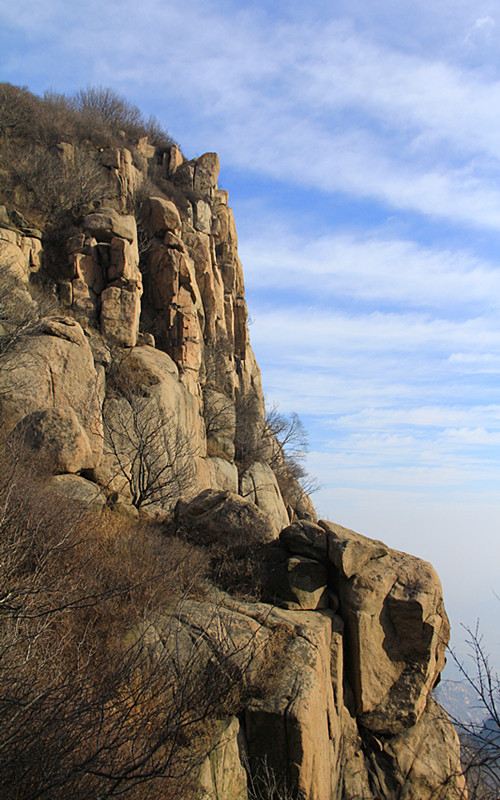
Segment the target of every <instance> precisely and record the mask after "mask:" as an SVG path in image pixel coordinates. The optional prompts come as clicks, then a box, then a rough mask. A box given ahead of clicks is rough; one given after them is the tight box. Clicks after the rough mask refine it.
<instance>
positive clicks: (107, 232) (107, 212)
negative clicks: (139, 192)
mask: <svg viewBox="0 0 500 800" xmlns="http://www.w3.org/2000/svg"><path fill="white" fill-rule="evenodd" d="M83 227H84V229H85V230H86V231H87V233H89V234H90V235H91V236H95V238H96V239H97V241H98V242H110V241H111V239H112V238H113V236H118V237H119V238H120V239H126V240H127V241H128V242H130V243H134V242H137V227H136V224H135V217H134V216H132V215H127V214H119V213H118V212H117V211H115V210H114V208H101V209H100V210H99V211H96V212H95V213H93V214H88V215H87V216H86V217H85V218H84V220H83Z"/></svg>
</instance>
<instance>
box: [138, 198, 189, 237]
mask: <svg viewBox="0 0 500 800" xmlns="http://www.w3.org/2000/svg"><path fill="white" fill-rule="evenodd" d="M143 213H144V224H145V225H146V227H147V229H148V231H150V233H151V234H153V235H154V236H164V235H165V234H166V233H167V232H168V231H170V232H171V233H174V234H175V235H177V236H179V235H180V234H181V231H182V222H181V218H180V215H179V212H178V210H177V206H176V205H175V204H174V203H172V201H171V200H166V199H165V198H164V197H148V199H147V201H146V203H145V207H144V212H143Z"/></svg>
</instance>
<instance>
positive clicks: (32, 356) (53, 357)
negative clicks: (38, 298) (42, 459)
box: [0, 317, 103, 469]
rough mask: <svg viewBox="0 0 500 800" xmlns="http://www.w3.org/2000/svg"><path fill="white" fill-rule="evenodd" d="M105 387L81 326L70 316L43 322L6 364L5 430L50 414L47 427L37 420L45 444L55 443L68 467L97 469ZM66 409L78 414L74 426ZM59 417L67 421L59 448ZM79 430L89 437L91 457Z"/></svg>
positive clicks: (0, 387) (0, 390) (0, 397)
mask: <svg viewBox="0 0 500 800" xmlns="http://www.w3.org/2000/svg"><path fill="white" fill-rule="evenodd" d="M101 388H102V381H101V379H100V378H99V376H98V373H97V371H96V369H95V365H94V359H93V356H92V351H91V349H90V346H89V343H88V340H87V338H86V336H85V335H84V333H83V330H82V328H81V327H80V325H79V324H78V323H77V322H76V321H75V320H74V319H71V318H69V317H57V318H51V319H46V320H43V321H41V322H40V323H39V324H38V325H37V326H36V330H35V331H34V332H33V335H26V336H20V337H19V339H18V341H17V343H16V345H15V347H14V348H13V349H12V350H11V351H9V353H8V354H7V355H6V356H5V357H4V358H3V359H2V369H1V370H0V424H1V427H2V430H3V432H4V433H5V434H9V433H10V432H11V431H13V429H14V428H15V427H16V425H17V424H18V423H19V422H21V420H23V419H24V418H25V417H27V416H29V415H32V414H34V413H35V412H36V413H39V412H42V411H43V412H48V411H50V412H51V414H49V415H48V416H47V415H45V418H44V419H45V422H44V423H43V425H42V422H41V419H42V418H41V417H39V421H38V423H37V426H38V428H39V430H41V427H44V429H45V434H44V436H45V441H46V442H48V441H49V440H50V441H51V442H52V444H51V445H50V447H51V448H52V451H53V452H55V449H56V450H58V451H59V453H60V457H61V458H62V460H63V461H64V462H65V463H68V462H67V460H68V459H69V461H70V462H72V469H75V468H76V466H77V462H79V463H81V464H82V465H83V464H90V463H92V464H93V465H96V464H97V463H98V462H99V460H100V458H101V454H102V447H103V428H102V417H101V396H100V393H101ZM67 409H72V411H73V412H74V416H73V414H71V413H70V417H71V421H70V420H69V418H68V416H67V415H65V411H66V410H67ZM54 410H57V411H56V412H54ZM58 415H59V418H60V419H62V417H65V419H66V422H65V423H64V426H62V427H61V441H60V442H59V444H58V445H56V440H57V422H56V419H57V417H58ZM61 415H62V416H61ZM33 421H34V420H33ZM49 422H50V424H49ZM68 426H69V427H68ZM49 428H50V434H49ZM63 428H64V430H63ZM80 429H81V430H83V432H84V433H85V435H86V437H87V440H88V443H89V446H90V453H91V455H90V454H89V453H88V452H87V446H86V444H85V443H84V439H83V436H82V434H81V430H80ZM70 430H71V431H72V433H71V435H70V434H69V431H70ZM75 437H76V439H79V442H78V443H77V442H76V439H75ZM70 440H71V444H70ZM71 450H72V451H73V455H70V451H71ZM75 459H76V460H75ZM60 466H62V464H61V465H60Z"/></svg>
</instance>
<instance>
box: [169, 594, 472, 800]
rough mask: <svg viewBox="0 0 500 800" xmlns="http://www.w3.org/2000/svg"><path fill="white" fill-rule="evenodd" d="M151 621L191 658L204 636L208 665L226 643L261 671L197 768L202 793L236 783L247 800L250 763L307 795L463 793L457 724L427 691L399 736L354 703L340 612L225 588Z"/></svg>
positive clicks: (376, 798)
mask: <svg viewBox="0 0 500 800" xmlns="http://www.w3.org/2000/svg"><path fill="white" fill-rule="evenodd" d="M155 625H156V626H157V628H158V636H159V639H160V640H162V639H163V638H164V636H165V634H164V633H163V630H167V631H169V632H171V631H175V636H176V647H177V650H178V651H179V650H180V652H181V653H184V655H183V658H184V659H185V660H186V663H189V656H188V653H189V652H190V648H191V647H193V644H192V643H193V641H195V642H197V643H198V642H200V641H203V642H205V644H204V646H203V648H202V649H203V655H201V654H200V657H201V658H202V660H203V659H206V661H207V663H208V662H209V661H210V659H212V658H214V653H219V656H220V658H221V659H224V657H227V656H224V653H226V652H227V650H226V648H227V642H228V641H230V642H231V643H232V649H231V653H232V654H233V655H232V656H231V658H234V659H235V660H236V663H239V662H241V663H242V664H243V663H244V664H245V669H246V670H247V672H248V673H249V680H250V683H251V684H252V685H257V686H259V677H260V680H261V681H262V683H261V684H260V689H258V690H257V692H256V693H255V694H254V696H253V697H250V698H249V699H247V700H246V702H245V708H244V712H243V713H242V714H240V718H239V720H237V719H236V718H233V719H230V720H229V721H227V722H226V723H225V725H223V726H221V729H220V730H219V732H218V734H217V737H216V742H215V743H214V745H213V751H212V753H211V755H210V756H209V758H208V759H207V761H206V762H205V763H204V764H203V766H202V769H201V775H200V785H201V787H202V789H203V791H204V792H205V795H204V796H205V797H207V798H211V797H214V796H215V797H220V798H223V799H224V800H232V798H233V795H232V794H231V792H236V796H237V797H238V798H242V800H248V798H249V797H250V796H251V795H250V794H249V790H248V785H247V783H246V782H245V776H244V773H243V771H242V768H246V770H249V771H250V775H251V778H250V781H252V780H254V779H257V777H258V776H259V774H260V775H262V772H263V771H267V772H268V774H270V775H272V777H273V781H275V783H276V785H277V786H281V787H287V791H288V793H289V794H287V795H285V796H291V797H303V798H306V799H307V800H355V798H363V799H364V800H380V799H381V798H383V799H384V800H399V798H402V797H404V798H405V800H432V799H433V798H435V797H439V798H441V800H463V799H464V798H465V797H466V793H464V792H465V788H464V783H463V779H462V778H461V777H460V763H459V746H458V739H457V736H456V733H455V732H454V730H453V727H452V726H451V724H450V722H449V720H448V718H447V717H446V714H445V713H444V712H443V710H442V709H441V708H440V707H439V706H438V705H437V704H436V703H435V701H434V700H433V699H432V697H431V695H430V693H429V694H428V695H427V697H426V702H425V704H424V706H423V709H422V712H421V714H420V717H419V720H418V722H417V723H415V724H410V723H408V725H407V727H406V728H404V729H402V730H401V731H400V732H399V733H397V734H393V735H392V734H385V735H380V734H374V733H373V732H372V731H371V730H369V729H367V728H365V727H364V725H363V721H362V716H358V715H356V713H355V712H353V710H352V708H350V705H351V699H352V691H351V686H350V679H351V673H350V666H349V663H348V662H347V661H346V658H345V651H346V649H347V647H348V642H347V640H346V631H345V626H344V623H343V620H342V618H341V616H340V611H339V612H335V611H334V610H333V609H327V608H321V609H317V610H315V611H314V610H309V611H307V610H298V609H295V610H292V609H288V610H285V609H278V608H276V607H273V606H266V605H265V604H262V603H243V602H239V603H237V602H235V601H234V600H232V599H231V598H229V597H226V596H223V597H221V599H219V601H218V602H216V603H215V604H214V605H210V603H209V604H208V605H207V604H205V605H201V604H200V603H187V604H186V605H185V606H184V607H183V609H182V613H180V614H179V616H178V622H177V624H176V625H172V622H171V619H170V618H168V617H167V618H166V619H165V620H164V621H160V620H158V621H157V622H156V623H155ZM179 625H180V627H179ZM200 635H201V639H200ZM196 646H198V645H196ZM270 663H271V664H274V668H273V669H271V672H270V671H269V664H270ZM253 682H255V684H254V683H253ZM388 716H389V717H390V711H389V712H388ZM224 764H226V769H227V771H226V772H225V771H224ZM217 789H218V790H219V792H220V794H219V795H217V794H216V791H217Z"/></svg>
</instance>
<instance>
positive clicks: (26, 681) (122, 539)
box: [0, 458, 275, 800]
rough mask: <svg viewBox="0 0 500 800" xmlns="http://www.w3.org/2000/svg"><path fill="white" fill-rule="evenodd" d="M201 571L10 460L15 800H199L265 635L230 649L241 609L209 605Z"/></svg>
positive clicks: (2, 572)
mask: <svg viewBox="0 0 500 800" xmlns="http://www.w3.org/2000/svg"><path fill="white" fill-rule="evenodd" d="M205 564H206V558H205V557H202V556H201V555H200V554H199V553H198V551H197V549H196V548H195V547H193V546H192V545H188V544H187V543H185V542H181V541H179V540H178V539H165V537H164V535H163V536H162V535H161V534H160V533H159V532H158V531H156V530H155V529H154V528H151V527H150V528H145V527H144V525H142V527H141V528H138V527H135V526H133V525H132V526H127V525H126V524H125V523H124V522H123V520H122V519H121V518H118V521H117V518H116V515H115V517H113V515H110V514H109V512H107V513H105V514H104V515H102V514H100V515H98V516H96V515H93V514H92V513H90V512H89V511H88V510H87V509H80V510H77V509H75V507H74V506H70V505H69V504H68V503H67V502H66V501H65V500H64V499H62V498H58V496H57V495H55V494H53V493H51V492H50V491H48V490H47V489H46V488H45V487H44V486H43V485H42V484H41V483H40V481H38V480H37V479H34V478H33V476H30V473H28V472H27V470H26V468H25V465H24V463H23V461H22V459H19V458H14V460H12V461H10V462H8V463H7V462H6V460H5V459H3V460H2V463H0V587H1V589H0V618H1V623H2V624H1V625H0V784H1V785H2V797H3V798H5V800H19V798H20V797H22V798H23V800H38V799H39V798H40V800H49V798H50V800H64V798H67V797H68V796H71V797H73V798H75V800H91V799H92V800H94V798H96V797H100V798H113V797H117V796H121V795H127V796H129V797H131V798H141V800H143V798H150V797H155V798H156V797H158V796H160V795H161V797H164V798H169V799H170V798H172V800H173V798H174V797H184V798H186V799H187V798H190V797H191V796H192V794H194V790H195V786H196V777H197V773H198V770H199V767H200V765H201V763H202V761H203V760H204V759H205V758H206V756H207V754H208V753H209V752H210V749H211V747H212V744H213V742H212V738H211V725H212V722H215V720H216V719H220V718H221V717H226V716H228V715H232V714H235V713H237V712H238V711H239V710H240V708H241V703H242V700H243V698H244V697H245V696H247V695H248V692H249V691H250V692H251V691H252V687H251V686H250V685H249V683H248V680H249V675H250V674H251V672H252V670H251V669H250V665H251V664H252V663H253V660H254V659H255V657H256V656H257V655H258V654H259V647H261V645H260V644H259V641H258V630H259V629H258V628H257V633H256V632H255V631H254V632H252V630H250V629H249V632H248V635H247V634H245V635H243V636H241V635H240V636H239V638H238V641H235V639H234V636H233V635H232V632H231V629H232V621H231V613H232V612H231V610H228V609H224V608H223V607H222V605H221V601H220V600H217V599H215V601H214V602H203V603H201V602H200V601H201V600H202V599H204V595H203V591H204V590H203V588H202V589H201V596H200V586H203V583H202V580H200V578H201V577H202V575H203V572H202V570H203V567H204V566H205ZM195 590H196V593H195ZM193 595H194V596H193ZM268 662H269V663H270V664H271V665H273V667H274V663H275V662H274V660H273V658H272V657H271V658H270V659H269V658H268Z"/></svg>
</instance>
